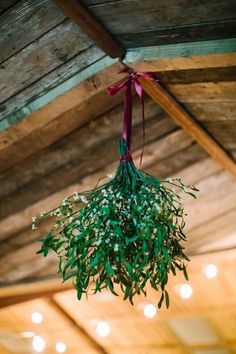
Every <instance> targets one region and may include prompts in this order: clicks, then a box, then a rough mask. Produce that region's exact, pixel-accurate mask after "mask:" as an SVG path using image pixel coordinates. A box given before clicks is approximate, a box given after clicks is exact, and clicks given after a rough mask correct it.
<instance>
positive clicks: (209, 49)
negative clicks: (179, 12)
mask: <svg viewBox="0 0 236 354" xmlns="http://www.w3.org/2000/svg"><path fill="white" fill-rule="evenodd" d="M235 48H236V38H230V39H219V40H211V41H198V42H188V43H176V44H166V45H159V46H155V47H139V48H129V49H128V50H127V54H126V56H125V60H126V61H127V62H136V61H145V60H159V59H162V58H167V57H168V58H176V57H182V56H185V57H192V56H200V55H209V54H221V53H235Z"/></svg>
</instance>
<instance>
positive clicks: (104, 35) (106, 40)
mask: <svg viewBox="0 0 236 354" xmlns="http://www.w3.org/2000/svg"><path fill="white" fill-rule="evenodd" d="M54 2H55V3H56V4H57V5H58V6H59V7H60V8H61V10H62V11H63V12H64V13H65V14H66V15H67V16H68V17H69V18H71V20H72V21H74V22H75V23H76V24H77V25H78V26H79V27H80V28H81V29H82V31H83V32H84V33H86V34H87V35H88V36H89V38H91V39H92V40H93V41H94V43H96V45H97V46H98V47H99V48H101V49H102V50H103V51H104V52H105V53H106V54H107V55H109V56H110V57H111V58H123V57H124V55H125V49H124V48H123V46H122V45H121V43H120V42H119V41H118V40H117V38H116V37H114V36H113V35H112V32H109V31H108V30H107V29H106V27H105V26H104V25H103V24H102V22H100V21H99V20H98V19H97V18H96V17H95V16H94V15H93V13H92V12H90V11H89V10H88V8H87V7H86V6H84V4H83V3H82V2H81V1H78V0H67V1H65V0H54Z"/></svg>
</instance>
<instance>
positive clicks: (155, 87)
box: [140, 79, 236, 177]
mask: <svg viewBox="0 0 236 354" xmlns="http://www.w3.org/2000/svg"><path fill="white" fill-rule="evenodd" d="M140 82H141V85H142V87H143V89H144V90H145V91H146V92H147V94H148V95H149V96H150V97H151V98H152V99H153V100H154V101H155V102H156V103H158V104H159V105H160V106H161V107H162V108H163V109H164V110H165V111H166V112H167V113H168V114H169V116H170V117H171V118H173V119H174V120H175V121H176V122H177V123H178V124H180V125H181V127H182V128H183V129H184V130H185V131H186V132H187V133H188V134H190V135H191V136H192V137H193V138H194V139H195V140H196V141H197V143H198V144H199V145H200V146H201V147H202V148H203V149H204V150H205V151H207V152H208V153H209V155H210V156H211V157H212V158H213V159H215V160H216V161H218V162H219V163H220V164H221V166H223V167H224V169H225V170H226V171H228V172H229V173H231V174H232V175H233V176H234V177H236V164H235V162H234V160H233V159H232V158H231V157H230V156H229V155H228V154H227V153H226V151H225V150H224V149H223V148H222V147H221V146H220V145H219V144H218V143H217V142H216V141H215V140H214V139H213V138H212V137H211V136H210V135H209V134H208V133H207V132H206V131H205V130H204V129H203V128H202V127H201V125H200V124H199V123H198V122H197V120H196V119H194V118H193V117H192V116H191V115H190V114H189V113H188V112H187V111H186V109H184V108H183V106H181V104H180V103H179V102H178V101H177V99H176V98H175V97H173V96H171V95H170V94H169V93H168V92H167V90H166V89H165V88H164V87H163V86H162V85H161V84H160V83H157V82H154V81H148V80H143V79H140Z"/></svg>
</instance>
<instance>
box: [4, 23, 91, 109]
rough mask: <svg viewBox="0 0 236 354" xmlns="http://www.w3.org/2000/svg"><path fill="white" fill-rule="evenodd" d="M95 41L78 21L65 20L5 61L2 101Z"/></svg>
mask: <svg viewBox="0 0 236 354" xmlns="http://www.w3.org/2000/svg"><path fill="white" fill-rule="evenodd" d="M91 45H92V42H91V40H90V39H88V38H87V37H86V36H85V35H84V34H83V33H82V32H81V31H80V29H79V28H78V27H77V26H76V25H75V24H74V23H71V22H70V21H69V20H65V21H64V22H63V23H61V24H60V25H58V26H57V27H55V28H54V29H52V30H51V31H49V32H48V33H46V34H45V35H43V36H42V37H40V38H39V39H38V40H36V41H34V42H33V43H32V44H30V45H28V46H27V47H25V48H24V49H22V50H21V51H20V52H19V53H17V54H16V55H14V56H13V57H11V58H10V59H8V60H7V61H5V62H4V65H2V66H1V71H0V79H1V80H0V90H1V96H0V102H4V101H6V100H7V99H8V98H10V97H11V96H13V95H15V94H16V93H17V92H19V91H21V90H23V89H25V88H26V87H27V86H29V85H30V84H32V83H33V82H35V81H36V80H38V79H40V78H41V77H42V76H44V75H46V74H48V73H49V72H50V71H52V70H54V69H55V68H56V67H58V66H59V65H62V64H64V63H65V62H67V61H68V60H70V59H71V58H72V57H74V56H75V55H77V54H78V53H80V52H82V51H83V50H85V49H87V48H88V47H89V46H91ZM9 82H11V85H9Z"/></svg>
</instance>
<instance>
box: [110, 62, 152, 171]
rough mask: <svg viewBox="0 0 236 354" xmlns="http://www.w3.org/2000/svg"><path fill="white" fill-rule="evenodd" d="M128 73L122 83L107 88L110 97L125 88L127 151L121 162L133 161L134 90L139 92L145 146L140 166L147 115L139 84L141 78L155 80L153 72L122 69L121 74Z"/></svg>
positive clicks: (124, 128)
mask: <svg viewBox="0 0 236 354" xmlns="http://www.w3.org/2000/svg"><path fill="white" fill-rule="evenodd" d="M123 73H126V74H128V76H126V77H125V78H124V79H123V80H122V81H121V82H119V83H118V84H115V85H112V86H109V87H108V88H107V91H108V94H109V95H111V96H112V95H115V94H116V93H117V92H119V91H120V90H121V89H123V88H125V89H126V92H125V100H124V122H123V133H122V136H123V139H124V140H125V141H126V143H127V151H126V153H125V154H124V155H123V156H121V162H130V161H132V156H131V132H132V103H133V102H132V100H133V90H135V92H137V95H138V97H139V98H140V101H141V106H142V122H143V144H142V152H141V156H140V165H141V163H142V159H143V152H144V145H145V114H144V98H143V89H142V86H141V84H140V83H139V81H138V79H139V78H144V79H146V80H155V79H154V76H153V75H154V73H153V72H140V71H137V72H133V70H132V69H131V68H128V67H127V68H124V69H122V70H121V71H120V72H119V74H123Z"/></svg>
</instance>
